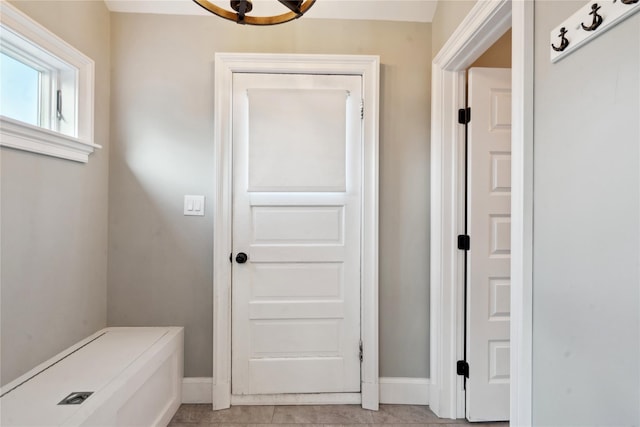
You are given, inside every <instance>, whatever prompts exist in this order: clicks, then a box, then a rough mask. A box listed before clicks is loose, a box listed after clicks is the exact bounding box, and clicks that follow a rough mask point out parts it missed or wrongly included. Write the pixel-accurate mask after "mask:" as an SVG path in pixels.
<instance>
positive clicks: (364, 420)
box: [169, 405, 509, 427]
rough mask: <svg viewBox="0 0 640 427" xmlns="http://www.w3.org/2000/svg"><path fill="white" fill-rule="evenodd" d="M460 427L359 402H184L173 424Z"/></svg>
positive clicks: (411, 410) (414, 411)
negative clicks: (219, 406) (216, 406)
mask: <svg viewBox="0 0 640 427" xmlns="http://www.w3.org/2000/svg"><path fill="white" fill-rule="evenodd" d="M283 425H284V426H286V427H333V426H335V427H339V426H353V427H364V426H367V427H369V426H370V427H447V426H449V427H460V426H464V425H467V426H468V425H471V423H467V422H466V421H465V420H450V419H442V418H438V417H436V416H435V414H434V413H433V412H431V410H430V409H429V407H428V406H419V405H380V410H379V411H368V410H366V409H362V408H361V407H360V406H358V405H301V406H232V407H231V408H230V409H224V410H221V411H215V412H214V411H212V410H211V405H182V406H180V409H178V412H177V413H176V415H175V416H174V417H173V419H172V420H171V423H170V424H169V427H272V426H283ZM473 425H475V426H477V427H508V425H509V423H473Z"/></svg>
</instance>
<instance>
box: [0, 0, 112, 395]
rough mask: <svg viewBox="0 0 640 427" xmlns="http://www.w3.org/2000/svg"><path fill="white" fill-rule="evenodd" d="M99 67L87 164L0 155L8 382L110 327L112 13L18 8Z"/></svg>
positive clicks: (60, 5) (29, 4) (72, 6)
mask: <svg viewBox="0 0 640 427" xmlns="http://www.w3.org/2000/svg"><path fill="white" fill-rule="evenodd" d="M11 3H12V4H13V5H15V6H17V7H18V8H19V9H21V10H22V11H23V12H25V13H26V14H27V15H29V16H30V17H32V18H33V19H35V20H36V21H37V22H39V23H40V24H42V25H43V26H45V27H46V28H48V29H49V30H51V31H52V32H54V33H55V34H56V35H58V36H60V37H61V38H63V39H64V40H66V41H67V42H69V43H71V44H72V45H73V46H74V47H76V48H77V49H79V50H80V51H81V52H83V53H84V54H85V55H87V56H89V57H90V58H92V59H93V60H94V61H95V65H96V75H95V77H96V87H95V96H96V101H95V142H96V143H97V144H100V145H102V146H103V148H102V150H97V151H96V152H95V153H94V154H93V155H92V156H91V157H90V159H89V163H88V164H79V163H75V162H71V161H68V160H60V159H56V158H53V157H47V156H43V155H39V154H33V153H27V152H24V151H17V150H13V149H8V148H4V147H3V148H0V165H1V166H0V168H1V171H0V181H1V187H0V194H1V200H2V201H1V208H0V209H1V222H0V227H1V230H0V231H1V234H2V239H1V240H2V242H1V254H2V257H1V260H0V264H1V265H0V267H1V270H2V273H1V279H0V280H1V289H0V293H1V296H2V303H1V304H2V305H1V312H2V315H1V324H2V327H1V328H2V330H1V335H2V338H1V347H2V354H1V355H0V358H1V361H2V363H1V364H0V365H1V374H0V375H1V379H0V382H1V383H2V384H6V383H7V382H9V381H11V380H13V379H15V378H16V377H18V376H20V375H21V374H23V373H24V372H26V371H28V370H29V369H31V368H33V367H34V366H35V365H37V364H39V363H41V362H43V361H45V360H46V359H48V358H49V357H51V356H53V355H55V354H56V353H58V352H59V351H61V350H63V349H65V348H66V347H68V346H69V345H71V344H73V343H75V342H76V341H78V340H80V339H81V338H84V337H86V336H88V335H90V334H92V333H93V332H95V331H96V330H98V329H100V328H103V327H104V326H105V325H106V319H107V314H106V311H107V308H106V302H107V183H108V182H107V173H108V158H109V82H110V75H109V74H110V70H109V68H110V52H109V38H110V37H109V36H110V34H109V12H108V10H107V9H106V7H105V5H104V3H103V2H93V1H90V2H67V1H43V2H39V1H12V2H11Z"/></svg>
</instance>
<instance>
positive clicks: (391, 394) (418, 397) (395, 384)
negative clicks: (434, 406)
mask: <svg viewBox="0 0 640 427" xmlns="http://www.w3.org/2000/svg"><path fill="white" fill-rule="evenodd" d="M379 383H380V403H391V404H402V405H428V404H429V385H430V381H429V379H428V378H393V377H381V378H380V380H379Z"/></svg>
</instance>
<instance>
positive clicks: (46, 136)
mask: <svg viewBox="0 0 640 427" xmlns="http://www.w3.org/2000/svg"><path fill="white" fill-rule="evenodd" d="M0 128H2V132H0V146H3V147H11V148H15V149H18V150H24V151H31V152H33V153H39V154H45V155H47V156H52V157H60V158H62V159H67V160H74V161H76V162H82V163H87V162H88V161H89V154H91V153H93V151H94V149H96V148H102V147H101V146H100V145H96V144H90V143H87V142H84V141H81V140H79V139H78V138H74V137H72V136H67V135H64V134H62V133H59V132H54V131H52V130H48V129H44V128H40V127H37V126H32V125H29V124H27V123H22V122H19V121H17V120H13V119H10V118H8V117H4V116H0Z"/></svg>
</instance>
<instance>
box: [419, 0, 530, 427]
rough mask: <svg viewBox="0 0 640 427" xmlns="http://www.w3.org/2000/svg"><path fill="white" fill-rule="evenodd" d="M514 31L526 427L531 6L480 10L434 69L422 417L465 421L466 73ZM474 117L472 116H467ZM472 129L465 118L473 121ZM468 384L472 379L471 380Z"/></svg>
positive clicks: (514, 288)
mask: <svg viewBox="0 0 640 427" xmlns="http://www.w3.org/2000/svg"><path fill="white" fill-rule="evenodd" d="M510 27H511V28H512V89H513V92H512V96H513V98H512V153H511V159H512V163H511V186H512V187H511V188H512V193H511V333H510V335H511V337H510V340H511V390H510V412H511V415H510V418H511V425H514V426H530V425H531V340H532V294H531V286H532V247H533V245H532V239H533V221H532V218H533V1H530V0H517V1H513V2H512V1H510V0H487V1H478V2H477V3H476V4H475V6H474V7H473V9H472V10H471V11H470V12H469V14H468V15H467V17H466V18H465V19H464V20H463V21H462V23H461V24H460V26H459V27H458V28H457V29H456V31H455V32H454V33H453V35H452V36H451V37H450V38H449V40H448V41H447V42H446V43H445V45H444V46H443V48H442V49H441V50H440V52H439V53H438V55H437V56H436V57H435V58H434V60H433V65H432V66H433V68H432V76H433V77H432V91H431V93H432V108H431V112H432V113H431V114H432V119H431V123H432V129H431V159H432V160H431V168H432V169H431V312H430V315H431V335H430V340H431V347H430V348H431V350H430V356H431V358H430V372H431V385H430V393H429V399H430V402H429V403H430V407H431V409H432V410H433V411H434V412H435V413H436V414H437V415H438V416H440V417H443V418H464V390H463V384H462V378H461V377H459V376H457V375H456V361H457V360H461V359H462V355H463V353H462V349H463V340H464V335H463V292H462V290H463V288H464V277H463V265H464V258H463V255H462V252H461V251H459V250H458V249H457V244H456V242H457V235H458V234H462V230H464V228H463V226H464V214H463V213H464V211H463V209H464V187H463V185H464V179H463V176H464V175H463V168H464V151H463V150H464V129H463V127H462V126H459V125H458V114H457V112H458V109H459V108H463V107H464V106H465V84H466V82H465V74H466V72H465V70H466V68H467V67H469V66H470V65H471V64H472V63H473V61H475V60H476V59H477V58H478V57H479V56H480V55H481V54H482V53H483V52H484V51H486V49H487V48H489V47H490V46H491V45H492V44H493V43H494V42H495V41H496V40H497V39H498V38H499V37H500V36H502V34H504V32H505V31H506V30H507V29H509V28H510ZM472 114H473V113H472ZM472 120H473V117H472ZM471 375H473V373H471Z"/></svg>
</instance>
